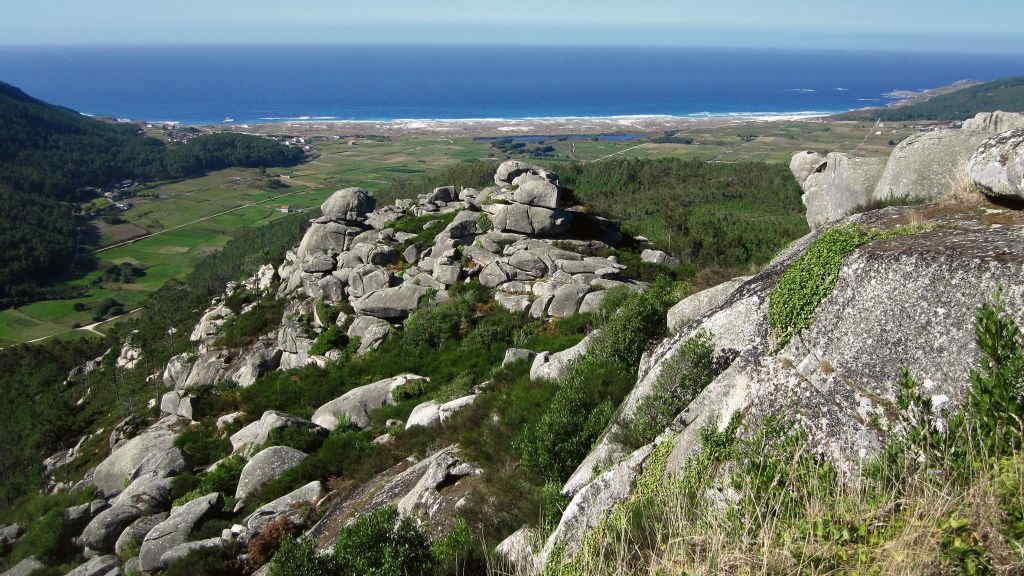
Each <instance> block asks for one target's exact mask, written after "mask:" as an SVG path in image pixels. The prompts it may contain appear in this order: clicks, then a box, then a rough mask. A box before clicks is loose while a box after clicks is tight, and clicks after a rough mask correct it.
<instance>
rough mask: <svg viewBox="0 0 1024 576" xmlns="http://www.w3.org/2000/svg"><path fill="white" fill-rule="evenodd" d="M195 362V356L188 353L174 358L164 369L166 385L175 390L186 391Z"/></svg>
mask: <svg viewBox="0 0 1024 576" xmlns="http://www.w3.org/2000/svg"><path fill="white" fill-rule="evenodd" d="M194 361H195V358H194V356H193V355H192V354H189V353H187V352H186V353H184V354H178V355H177V356H173V357H172V358H171V359H170V360H168V361H167V366H166V367H165V368H164V373H163V381H164V385H165V386H167V387H169V388H173V389H175V390H181V389H184V388H185V381H186V380H188V374H189V372H191V371H192V363H193V362H194Z"/></svg>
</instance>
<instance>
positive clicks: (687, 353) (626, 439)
mask: <svg viewBox="0 0 1024 576" xmlns="http://www.w3.org/2000/svg"><path fill="white" fill-rule="evenodd" d="M714 354H715V346H714V343H713V341H712V338H711V334H710V333H709V332H707V331H701V332H699V333H697V334H696V335H695V336H693V337H691V338H689V339H688V340H686V342H683V344H682V345H681V346H680V347H679V350H678V351H677V352H676V353H675V354H674V355H673V356H672V357H671V358H669V359H668V360H666V361H665V362H664V363H663V364H662V368H661V373H660V374H658V379H657V381H655V383H654V389H653V390H652V392H651V395H650V396H647V397H646V398H644V399H643V400H641V401H640V402H639V403H638V404H637V407H636V412H635V413H634V414H633V417H632V418H630V419H629V420H627V421H625V422H622V423H621V424H622V427H621V428H620V429H619V434H618V435H617V437H616V441H618V442H619V443H621V444H623V445H624V446H626V447H628V448H632V449H636V448H639V447H641V446H643V445H645V444H647V443H648V442H651V441H652V440H654V439H655V438H656V437H657V436H658V435H659V434H661V433H662V432H664V431H665V428H666V427H667V426H668V425H669V424H671V423H672V420H674V419H675V417H676V415H677V414H679V412H681V411H682V410H683V409H684V408H686V406H687V405H688V404H689V403H690V402H692V401H693V399H694V398H696V397H697V395H698V394H700V393H701V391H702V390H704V388H706V387H707V386H708V384H711V381H712V380H714V379H715V377H716V376H718V373H719V370H718V369H717V367H716V365H715V357H714Z"/></svg>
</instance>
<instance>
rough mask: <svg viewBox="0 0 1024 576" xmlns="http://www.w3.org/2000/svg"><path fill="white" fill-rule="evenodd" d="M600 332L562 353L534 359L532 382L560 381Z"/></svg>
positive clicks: (543, 353) (539, 356)
mask: <svg viewBox="0 0 1024 576" xmlns="http://www.w3.org/2000/svg"><path fill="white" fill-rule="evenodd" d="M599 333H600V331H594V332H591V333H590V334H587V336H586V338H584V339H583V340H580V342H579V344H576V345H575V346H573V347H571V348H567V349H565V350H562V351H561V352H555V353H553V354H552V353H551V352H540V353H539V354H537V355H536V356H535V357H534V359H533V365H532V366H530V380H558V379H560V378H561V377H562V376H565V374H566V372H568V370H569V366H570V365H571V364H572V363H573V362H575V361H576V360H578V359H579V358H580V357H582V356H583V355H584V354H586V352H587V348H589V347H590V342H591V341H592V340H593V339H594V337H595V336H597V334H599Z"/></svg>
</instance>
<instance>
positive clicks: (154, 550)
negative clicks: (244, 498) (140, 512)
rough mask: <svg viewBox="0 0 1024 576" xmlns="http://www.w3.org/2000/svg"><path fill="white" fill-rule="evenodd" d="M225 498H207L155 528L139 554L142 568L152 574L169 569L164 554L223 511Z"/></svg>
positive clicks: (215, 495) (179, 510)
mask: <svg viewBox="0 0 1024 576" xmlns="http://www.w3.org/2000/svg"><path fill="white" fill-rule="evenodd" d="M223 506H224V498H223V497H222V496H221V495H220V494H218V493H213V494H207V495H206V496H202V497H200V498H196V499H195V500H192V501H190V502H188V503H187V504H184V505H182V506H178V507H177V508H174V509H172V510H171V514H170V516H168V517H167V519H166V520H164V521H163V522H161V523H159V524H157V525H156V526H154V527H153V529H152V530H150V531H149V533H147V534H146V537H145V538H144V539H143V541H142V547H141V548H140V550H139V568H141V569H142V571H143V572H152V571H154V570H159V569H161V568H163V567H164V566H165V564H164V561H163V556H164V553H166V552H167V551H168V550H171V549H172V548H174V547H175V546H178V545H179V544H183V543H185V542H186V541H187V540H188V537H189V535H190V534H191V533H192V528H193V527H194V526H195V525H196V524H198V523H199V521H200V520H202V519H203V518H204V517H205V516H206V515H207V514H209V513H210V512H211V511H216V510H220V509H221V508H222V507H223ZM115 559H116V558H115Z"/></svg>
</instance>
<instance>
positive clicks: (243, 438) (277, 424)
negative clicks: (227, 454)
mask: <svg viewBox="0 0 1024 576" xmlns="http://www.w3.org/2000/svg"><path fill="white" fill-rule="evenodd" d="M287 427H294V428H305V429H307V430H310V431H312V432H324V431H323V430H320V427H319V426H317V425H316V424H315V423H313V422H310V421H309V420H304V419H302V418H298V417H296V416H292V415H290V414H285V413H284V412H278V411H276V410H267V411H266V412H264V413H263V415H262V416H260V419H259V420H256V421H255V422H250V423H249V424H247V425H246V426H245V427H244V428H242V429H241V430H239V431H238V432H235V433H234V434H232V435H231V438H230V441H231V448H232V452H239V451H243V452H247V451H250V450H251V449H253V448H258V447H260V446H262V445H263V444H265V443H266V442H267V439H268V438H270V434H271V433H272V432H273V431H274V430H277V429H278V428H287Z"/></svg>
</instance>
